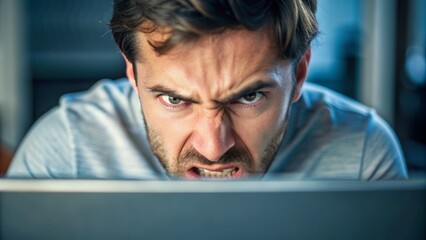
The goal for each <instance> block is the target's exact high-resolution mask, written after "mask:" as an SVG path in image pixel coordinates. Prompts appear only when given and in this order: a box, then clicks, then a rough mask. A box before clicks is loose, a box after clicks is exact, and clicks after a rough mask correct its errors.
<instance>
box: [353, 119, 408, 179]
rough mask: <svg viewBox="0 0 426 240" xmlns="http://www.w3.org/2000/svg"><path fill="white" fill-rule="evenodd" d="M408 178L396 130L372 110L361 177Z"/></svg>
mask: <svg viewBox="0 0 426 240" xmlns="http://www.w3.org/2000/svg"><path fill="white" fill-rule="evenodd" d="M407 178H408V175H407V167H406V164H405V160H404V156H403V154H402V150H401V146H400V144H399V141H398V139H397V137H396V135H395V133H394V131H393V130H392V129H391V128H390V127H389V125H388V124H387V123H386V122H385V121H384V120H383V119H382V118H381V117H379V116H378V115H377V114H376V113H375V112H374V111H372V112H371V116H370V121H369V123H368V127H367V132H366V136H365V141H364V149H363V159H362V172H361V179H363V180H387V179H407Z"/></svg>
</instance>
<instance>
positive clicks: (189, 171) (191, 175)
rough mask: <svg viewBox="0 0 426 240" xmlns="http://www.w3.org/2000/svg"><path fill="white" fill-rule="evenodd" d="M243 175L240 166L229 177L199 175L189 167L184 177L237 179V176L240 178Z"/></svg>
mask: <svg viewBox="0 0 426 240" xmlns="http://www.w3.org/2000/svg"><path fill="white" fill-rule="evenodd" d="M242 176H243V171H242V170H241V168H238V170H237V172H236V173H235V174H234V175H232V176H231V177H216V178H215V177H201V176H200V175H199V174H198V173H196V172H195V171H194V170H193V168H191V169H189V170H188V171H187V172H186V176H185V177H186V178H188V179H200V178H203V179H214V180H222V179H223V180H227V179H237V178H240V177H242Z"/></svg>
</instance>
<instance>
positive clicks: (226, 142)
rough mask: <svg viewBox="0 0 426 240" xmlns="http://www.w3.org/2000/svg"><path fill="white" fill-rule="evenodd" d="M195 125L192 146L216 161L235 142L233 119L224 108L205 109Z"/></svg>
mask: <svg viewBox="0 0 426 240" xmlns="http://www.w3.org/2000/svg"><path fill="white" fill-rule="evenodd" d="M201 115H202V116H200V117H199V121H198V122H197V123H196V125H195V126H194V132H193V138H192V146H193V147H194V148H195V150H197V151H198V152H199V153H200V154H201V155H203V156H204V157H205V158H207V159H208V160H210V161H212V162H215V161H218V160H219V159H220V157H222V155H223V154H225V153H226V152H227V151H228V150H229V149H230V148H231V147H233V146H234V144H235V139H234V137H233V133H232V129H231V121H230V119H229V118H228V117H227V116H226V114H225V113H224V111H223V110H205V111H204V112H203V113H202V114H201Z"/></svg>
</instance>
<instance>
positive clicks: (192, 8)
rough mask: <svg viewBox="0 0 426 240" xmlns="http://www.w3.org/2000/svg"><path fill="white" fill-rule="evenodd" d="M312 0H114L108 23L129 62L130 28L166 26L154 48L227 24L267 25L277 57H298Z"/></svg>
mask: <svg viewBox="0 0 426 240" xmlns="http://www.w3.org/2000/svg"><path fill="white" fill-rule="evenodd" d="M316 8H317V2H316V0H174V1H173V0H115V1H114V10H113V16H112V18H111V21H110V27H111V30H112V34H113V37H114V40H115V42H116V43H117V45H118V47H119V48H120V49H121V51H122V52H123V53H124V54H125V55H126V57H127V58H128V59H129V61H131V62H135V61H137V60H138V58H137V56H138V51H137V45H138V44H137V39H136V32H137V31H140V32H145V33H149V32H153V31H155V30H156V29H158V28H163V27H164V28H167V29H170V31H171V32H170V33H171V35H170V37H169V38H168V39H166V40H165V41H164V42H160V43H158V42H155V43H152V42H150V44H151V46H153V48H154V49H155V50H156V52H157V53H158V54H164V53H166V52H167V51H168V50H170V49H171V48H173V46H175V45H176V44H179V43H183V42H187V41H193V40H196V39H197V38H198V37H200V36H202V35H205V34H214V33H220V32H222V31H224V30H227V29H238V28H246V29H248V30H258V29H260V28H261V27H264V26H269V27H270V28H271V30H272V33H273V38H274V40H275V45H276V47H277V49H278V53H279V56H280V58H282V59H299V58H300V57H301V56H302V55H303V54H304V53H305V51H306V50H307V49H308V47H309V45H310V43H311V41H312V40H313V38H314V37H315V36H316V34H317V33H318V24H317V21H316V18H315V12H316Z"/></svg>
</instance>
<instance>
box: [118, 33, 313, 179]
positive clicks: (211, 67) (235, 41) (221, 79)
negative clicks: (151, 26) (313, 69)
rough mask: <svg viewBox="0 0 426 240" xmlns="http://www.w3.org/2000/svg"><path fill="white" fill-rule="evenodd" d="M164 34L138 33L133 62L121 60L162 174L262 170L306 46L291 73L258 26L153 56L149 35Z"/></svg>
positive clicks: (295, 88)
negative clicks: (137, 96) (139, 107)
mask: <svg viewBox="0 0 426 240" xmlns="http://www.w3.org/2000/svg"><path fill="white" fill-rule="evenodd" d="M165 38H167V34H164V31H163V32H161V31H158V32H154V33H150V34H145V33H139V35H138V40H139V46H138V49H139V55H140V58H139V61H137V62H135V63H134V64H132V63H131V62H129V61H127V59H126V58H125V60H126V66H127V69H126V72H127V77H128V78H129V80H130V82H131V84H132V85H133V87H134V88H135V90H136V91H137V92H138V93H139V98H140V100H141V104H142V110H143V113H144V118H145V123H146V128H147V132H148V136H149V140H150V143H151V146H152V148H153V151H154V153H155V154H156V156H157V157H158V158H159V160H160V161H161V162H162V164H163V166H164V167H165V168H166V170H167V171H168V173H169V174H170V175H172V176H178V177H185V178H197V177H199V174H198V173H199V169H200V168H202V169H207V170H210V171H215V172H219V171H221V170H223V169H234V172H233V173H234V174H233V176H232V178H239V177H243V176H248V175H252V174H262V173H264V172H265V171H266V170H267V168H268V167H269V165H270V163H271V161H272V159H273V157H274V155H275V153H276V151H277V148H278V146H279V144H280V142H281V140H282V138H283V136H284V133H285V129H286V126H287V119H288V112H289V109H290V105H291V103H294V102H296V101H297V100H298V99H299V97H300V94H301V88H302V85H303V83H304V81H305V79H306V74H307V69H308V65H309V59H310V50H308V51H307V52H306V53H305V55H304V56H303V57H302V58H301V60H300V61H299V63H298V65H297V67H296V71H294V70H293V69H294V67H293V65H292V63H291V61H290V60H281V59H279V58H278V56H277V55H276V50H275V48H274V46H273V41H272V38H271V34H270V33H269V31H267V30H265V29H261V30H258V31H248V30H227V31H225V32H223V33H220V34H213V35H206V36H202V37H201V38H200V39H198V40H197V41H195V42H188V43H184V44H179V45H177V46H176V47H174V48H173V49H172V50H171V51H170V52H167V53H166V54H164V55H158V54H156V53H155V51H154V50H153V49H152V47H151V46H150V45H149V43H148V41H151V42H155V41H161V40H164V39H165ZM123 56H124V55H123ZM134 68H136V70H137V71H134ZM135 72H136V73H137V76H135ZM293 83H295V84H293Z"/></svg>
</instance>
